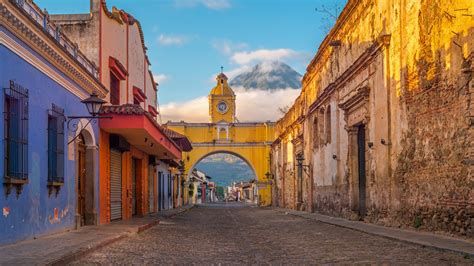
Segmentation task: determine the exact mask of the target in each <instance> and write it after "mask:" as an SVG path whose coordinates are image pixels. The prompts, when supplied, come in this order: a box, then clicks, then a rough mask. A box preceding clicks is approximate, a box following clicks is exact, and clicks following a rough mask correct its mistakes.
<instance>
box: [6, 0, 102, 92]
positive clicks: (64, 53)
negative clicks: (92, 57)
mask: <svg viewBox="0 0 474 266" xmlns="http://www.w3.org/2000/svg"><path fill="white" fill-rule="evenodd" d="M20 3H24V5H30V4H29V3H28V2H20ZM29 8H31V10H30V12H36V13H35V14H36V15H35V16H37V17H36V19H33V17H32V15H31V14H28V13H27V12H26V10H24V8H22V7H20V6H18V4H17V1H16V0H3V1H1V2H0V21H1V22H2V23H1V24H2V25H3V27H4V28H5V29H6V30H7V31H8V32H10V33H11V34H12V35H14V36H15V37H16V38H18V39H19V40H21V41H22V42H23V43H25V44H26V45H28V46H29V47H31V49H33V50H34V51H35V52H36V53H38V54H39V55H40V56H41V57H43V58H44V59H46V60H47V61H48V62H49V63H50V64H51V65H53V66H54V67H56V68H57V69H59V70H60V71H61V72H62V73H64V74H65V75H66V76H68V77H69V78H70V79H71V80H73V81H74V82H75V83H76V84H78V85H79V86H80V88H81V89H83V90H85V91H86V92H87V93H88V94H91V93H92V92H96V93H97V94H98V95H99V96H101V97H105V95H106V94H107V92H108V91H107V89H106V88H105V87H104V86H103V85H102V84H101V83H100V82H99V80H98V77H97V76H96V73H98V72H97V69H96V67H95V66H94V65H93V63H92V62H90V61H89V60H88V59H87V58H86V57H85V56H84V55H83V54H82V53H80V51H78V49H77V45H74V46H73V43H72V42H71V41H70V40H69V39H67V37H66V36H64V35H63V34H62V33H60V32H59V31H57V32H56V38H55V37H53V35H51V32H50V31H49V30H51V29H56V28H57V27H56V26H55V25H54V24H51V23H50V22H49V21H48V20H47V17H43V18H42V21H44V24H43V25H40V24H39V22H38V19H39V17H38V16H45V15H44V14H41V13H38V11H37V10H36V8H37V7H36V6H35V5H31V6H29ZM45 26H46V27H47V28H46V29H45ZM1 42H2V43H3V44H7V42H8V43H9V44H8V45H9V46H10V47H13V46H15V44H13V43H12V39H11V38H9V37H8V36H7V35H6V34H4V35H3V36H2V38H1ZM16 43H17V42H16ZM71 46H73V48H72V49H73V50H72V51H69V50H68V49H67V47H69V48H71ZM20 50H21V48H19V47H16V49H15V52H17V53H18V52H21V51H20ZM23 56H26V53H23ZM86 66H88V67H86ZM88 68H89V69H88ZM66 88H67V89H71V86H68V87H66ZM73 93H74V94H76V95H78V92H77V91H76V92H74V91H73ZM79 94H81V93H79ZM82 94H84V93H82ZM78 96H79V95H78Z"/></svg>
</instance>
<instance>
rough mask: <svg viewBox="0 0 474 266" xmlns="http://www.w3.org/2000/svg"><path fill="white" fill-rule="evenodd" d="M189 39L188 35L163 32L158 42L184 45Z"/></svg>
mask: <svg viewBox="0 0 474 266" xmlns="http://www.w3.org/2000/svg"><path fill="white" fill-rule="evenodd" d="M188 41H189V38H188V37H186V36H177V35H176V36H171V35H164V34H161V35H160V36H159V37H158V42H159V43H160V44H161V45H183V44H185V43H186V42H188Z"/></svg>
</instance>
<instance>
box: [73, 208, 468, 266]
mask: <svg viewBox="0 0 474 266" xmlns="http://www.w3.org/2000/svg"><path fill="white" fill-rule="evenodd" d="M232 206H233V205H231V206H229V207H225V206H224V205H220V206H204V207H195V208H193V209H191V210H190V211H188V212H185V213H183V214H180V215H178V216H175V217H173V218H170V219H165V220H163V221H162V222H161V224H159V225H157V226H155V227H153V228H151V229H149V230H147V231H145V232H143V233H142V234H140V235H136V236H133V237H130V238H127V239H125V240H123V241H120V242H117V243H114V244H112V245H111V246H108V247H106V248H103V249H101V250H99V251H97V252H95V253H92V254H89V255H88V257H87V258H83V259H82V260H80V261H76V262H74V264H78V265H82V264H140V265H142V264H341V263H342V264H353V263H362V264H374V263H375V264H386V263H388V264H430V265H440V264H443V265H444V264H473V263H474V262H473V261H472V260H470V259H465V258H464V257H463V256H462V255H460V254H457V253H450V252H442V251H438V250H434V249H430V248H423V247H421V246H417V245H411V244H406V243H402V242H397V241H392V240H389V239H386V238H382V237H376V236H372V235H368V234H364V233H360V232H357V231H353V230H350V229H345V228H341V227H336V226H332V225H328V224H324V223H320V222H317V221H314V220H307V219H303V218H299V217H294V216H291V215H285V214H284V213H279V212H276V211H274V210H271V209H267V208H256V207H237V206H233V207H232Z"/></svg>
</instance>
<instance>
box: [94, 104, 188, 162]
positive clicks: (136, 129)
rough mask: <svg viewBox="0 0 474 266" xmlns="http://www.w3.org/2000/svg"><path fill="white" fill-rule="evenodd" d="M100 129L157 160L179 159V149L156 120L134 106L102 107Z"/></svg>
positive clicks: (137, 106) (139, 107) (140, 108)
mask: <svg viewBox="0 0 474 266" xmlns="http://www.w3.org/2000/svg"><path fill="white" fill-rule="evenodd" d="M101 114H102V115H107V116H110V117H112V119H100V122H99V125H100V128H101V129H102V130H104V131H106V132H108V133H112V134H118V135H121V136H122V137H124V138H125V139H126V140H127V141H128V142H129V143H130V144H131V145H133V146H135V147H136V148H138V149H140V150H142V151H143V152H145V153H147V154H150V155H154V156H156V157H157V158H158V159H179V160H180V159H181V149H180V147H179V146H178V145H177V144H176V143H175V142H174V141H173V140H172V139H171V138H170V137H168V136H167V135H166V134H165V133H164V132H163V128H162V127H161V126H160V125H159V124H158V122H156V120H155V119H154V118H153V117H152V116H151V115H150V114H149V113H148V112H146V111H145V110H143V108H142V107H141V106H139V105H135V104H125V105H111V106H104V107H102V110H101Z"/></svg>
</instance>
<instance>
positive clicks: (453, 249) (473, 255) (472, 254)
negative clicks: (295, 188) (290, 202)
mask: <svg viewBox="0 0 474 266" xmlns="http://www.w3.org/2000/svg"><path fill="white" fill-rule="evenodd" d="M274 210H275V211H278V212H280V213H285V214H289V215H292V216H297V217H300V218H303V219H308V220H314V221H318V222H320V223H324V224H329V225H333V226H337V227H341V228H346V229H350V230H354V231H357V232H361V233H365V234H369V235H373V236H379V237H383V238H386V239H390V240H395V241H399V242H403V243H408V244H413V245H418V246H422V247H427V248H432V249H436V250H440V251H449V252H455V253H458V254H461V255H468V256H470V257H471V258H474V252H471V251H466V250H462V249H459V248H457V247H446V246H444V247H443V246H439V245H435V244H430V243H427V242H425V241H423V240H420V241H413V240H410V239H405V238H401V237H397V236H394V235H391V234H389V233H387V234H383V233H378V232H372V231H369V230H364V229H362V228H357V227H354V226H350V225H344V224H340V223H336V222H331V221H327V220H323V219H319V218H318V217H308V216H309V215H311V213H296V212H294V211H293V210H286V209H274ZM328 218H329V219H330V218H338V217H331V216H328ZM338 219H342V218H338ZM366 225H368V226H377V225H374V224H366ZM381 228H383V227H381ZM387 229H393V230H402V229H395V228H389V227H387ZM435 237H439V238H443V237H442V236H437V235H435ZM458 241H460V242H464V243H466V244H470V243H469V242H467V241H464V240H458ZM472 245H473V246H474V244H472Z"/></svg>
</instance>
